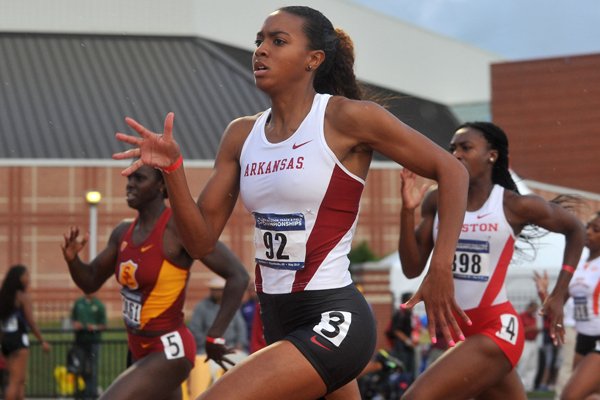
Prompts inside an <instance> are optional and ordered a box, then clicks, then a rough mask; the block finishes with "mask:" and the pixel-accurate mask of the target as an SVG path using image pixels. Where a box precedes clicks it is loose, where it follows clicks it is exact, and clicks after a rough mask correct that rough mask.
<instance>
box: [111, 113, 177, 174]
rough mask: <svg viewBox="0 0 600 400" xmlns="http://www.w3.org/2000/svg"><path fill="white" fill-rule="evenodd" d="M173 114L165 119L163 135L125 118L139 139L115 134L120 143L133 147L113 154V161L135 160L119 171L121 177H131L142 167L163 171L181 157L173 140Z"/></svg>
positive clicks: (118, 133) (123, 134)
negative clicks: (146, 166)
mask: <svg viewBox="0 0 600 400" xmlns="http://www.w3.org/2000/svg"><path fill="white" fill-rule="evenodd" d="M174 118H175V114H174V113H172V112H170V113H168V114H167V117H166V118H165V126H164V131H163V133H162V134H161V133H155V132H152V131H150V130H148V129H147V128H146V127H144V126H143V125H142V124H140V123H139V122H137V121H136V120H134V119H133V118H129V117H127V118H125V122H126V123H127V125H129V126H130V127H131V128H132V129H133V130H135V131H136V132H137V133H138V134H139V136H140V137H135V136H131V135H127V134H125V133H121V132H117V133H116V135H115V137H116V138H117V140H120V141H121V142H125V143H129V144H131V145H133V146H134V147H133V148H132V149H129V150H125V151H123V152H120V153H115V154H113V156H112V158H114V159H115V160H125V159H128V158H137V160H136V161H134V162H133V163H132V164H131V165H130V166H129V167H127V168H126V169H124V170H123V171H121V175H125V176H128V175H131V173H133V172H134V171H135V170H137V169H138V168H140V167H141V166H142V165H149V166H151V167H154V168H158V169H164V168H166V167H168V166H170V165H173V164H174V163H175V162H176V161H177V160H178V159H179V157H180V156H181V151H180V149H179V145H178V144H177V142H176V141H175V140H173V120H174Z"/></svg>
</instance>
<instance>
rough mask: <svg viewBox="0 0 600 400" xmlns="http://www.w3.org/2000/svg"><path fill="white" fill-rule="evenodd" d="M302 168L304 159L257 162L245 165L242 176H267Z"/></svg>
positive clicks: (293, 158) (294, 158)
mask: <svg viewBox="0 0 600 400" xmlns="http://www.w3.org/2000/svg"><path fill="white" fill-rule="evenodd" d="M302 168H304V157H291V158H282V159H280V160H274V161H258V162H251V163H248V164H246V166H245V168H244V176H255V175H267V174H272V173H274V172H278V171H284V170H288V169H302Z"/></svg>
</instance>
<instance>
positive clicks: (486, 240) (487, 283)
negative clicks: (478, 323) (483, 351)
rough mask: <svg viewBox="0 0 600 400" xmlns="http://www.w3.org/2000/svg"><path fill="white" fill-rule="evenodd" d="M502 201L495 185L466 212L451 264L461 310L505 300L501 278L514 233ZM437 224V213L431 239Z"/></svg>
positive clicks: (498, 189) (436, 229) (510, 256)
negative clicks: (474, 208)
mask: <svg viewBox="0 0 600 400" xmlns="http://www.w3.org/2000/svg"><path fill="white" fill-rule="evenodd" d="M503 200H504V188H503V187H502V186H500V185H494V188H493V189H492V192H491V193H490V196H489V197H488V199H487V200H486V202H485V204H484V205H483V206H482V207H481V208H480V209H479V210H477V211H467V212H466V213H465V219H464V221H463V226H462V230H461V233H460V236H459V240H458V244H457V247H456V252H455V254H454V262H453V265H452V274H453V276H454V297H455V298H456V301H457V303H458V305H459V306H460V307H461V308H462V309H463V310H470V309H473V308H477V307H488V306H492V305H497V304H501V303H504V302H506V301H508V297H507V295H506V288H505V286H504V280H505V278H506V272H507V270H508V266H509V264H510V260H511V258H512V256H513V252H514V243H515V235H514V232H513V230H512V227H511V226H510V224H509V223H508V221H507V220H506V216H505V215H504V205H503V204H504V201H503ZM438 224H439V220H438V216H437V214H436V216H435V222H434V230H433V235H434V240H437V232H438Z"/></svg>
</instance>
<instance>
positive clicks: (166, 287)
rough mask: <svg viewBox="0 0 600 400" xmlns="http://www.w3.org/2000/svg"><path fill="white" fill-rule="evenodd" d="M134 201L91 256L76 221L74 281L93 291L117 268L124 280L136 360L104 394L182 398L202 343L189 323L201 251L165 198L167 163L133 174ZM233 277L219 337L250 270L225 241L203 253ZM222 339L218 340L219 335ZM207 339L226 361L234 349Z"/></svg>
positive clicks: (71, 262) (71, 235)
mask: <svg viewBox="0 0 600 400" xmlns="http://www.w3.org/2000/svg"><path fill="white" fill-rule="evenodd" d="M126 191H127V203H128V204H129V206H130V207H131V208H133V209H135V210H137V211H138V215H137V217H136V218H135V219H134V220H133V221H132V220H125V221H122V222H121V223H120V224H119V225H117V227H116V228H115V229H114V230H113V232H112V234H111V235H110V239H109V241H108V244H107V246H106V248H105V249H104V250H102V251H101V252H100V253H99V254H98V256H97V257H95V258H94V259H93V260H92V261H91V262H90V263H89V264H87V263H84V262H83V261H81V260H80V259H79V256H78V253H79V252H80V251H81V249H82V248H83V247H84V245H85V244H86V242H87V240H88V237H87V235H86V236H85V237H83V238H82V237H80V234H79V229H78V228H76V227H72V228H71V229H70V231H69V232H68V233H67V234H66V235H65V238H64V244H63V245H62V250H63V255H64V258H65V260H66V261H67V264H68V266H69V272H70V273H71V277H72V278H73V281H74V282H75V283H76V284H77V286H79V287H80V288H81V289H82V290H83V291H84V292H86V293H93V292H95V291H97V290H98V289H99V288H100V287H101V286H102V285H103V284H104V282H106V280H107V279H108V278H109V277H110V276H111V275H112V274H115V276H116V279H117V281H118V282H119V284H120V285H121V294H122V297H123V320H124V322H125V326H126V327H127V333H128V345H129V350H130V351H131V354H132V356H133V361H134V363H133V365H132V366H131V367H130V368H128V370H127V371H126V372H124V373H123V374H121V375H120V376H119V377H117V379H116V380H115V381H114V382H113V383H112V385H111V386H110V387H109V388H108V389H107V390H106V392H104V394H103V395H102V397H101V398H102V399H111V400H112V399H129V400H131V399H150V398H151V399H180V398H181V389H180V386H181V383H182V382H183V381H184V380H185V379H186V378H187V376H188V374H189V372H190V370H191V368H192V367H193V364H194V357H195V353H196V343H195V342H194V339H193V336H192V335H191V333H190V332H189V330H188V329H187V328H186V326H185V324H184V315H183V305H184V300H185V290H186V287H187V282H188V278H189V273H190V267H191V265H192V262H193V259H192V257H191V256H190V255H189V254H188V253H187V251H186V250H185V248H184V247H183V245H182V243H181V240H180V237H179V234H178V233H177V229H176V226H175V220H174V218H171V214H172V213H171V209H170V208H168V207H167V206H166V204H165V197H166V193H167V192H166V188H165V184H164V180H163V176H162V173H161V172H160V170H157V169H154V168H151V167H144V168H140V169H138V170H137V171H136V173H134V174H132V175H130V176H129V177H128V179H127V186H126ZM202 261H203V262H204V264H206V265H207V266H208V267H209V268H210V269H211V270H213V271H214V272H215V273H217V274H218V275H220V276H222V277H223V278H225V279H226V280H227V284H226V287H225V295H224V299H223V303H222V304H221V309H220V311H219V314H218V315H217V318H216V319H215V321H214V323H213V325H212V327H211V329H210V330H209V336H210V337H211V338H214V339H219V338H220V336H221V335H222V334H223V332H224V331H225V329H226V327H227V325H228V324H229V321H230V320H231V319H232V317H233V315H234V314H235V312H236V310H237V309H238V308H239V305H240V303H241V298H242V295H243V292H244V291H245V289H246V287H247V285H248V273H247V272H246V270H245V268H244V266H243V265H242V264H241V262H240V261H239V260H238V259H237V258H236V257H235V255H234V254H233V253H231V251H230V250H229V249H228V248H227V247H226V246H225V245H223V244H222V243H220V242H218V243H217V245H216V247H215V250H214V251H213V252H212V253H211V254H209V255H208V256H206V257H204V258H203V259H202ZM212 342H214V343H212ZM212 342H211V343H207V345H206V350H207V355H208V358H211V359H213V360H215V361H216V362H217V363H219V364H220V365H221V366H223V367H226V365H225V364H224V362H229V360H228V359H227V357H226V355H227V354H228V353H229V352H230V349H229V348H227V347H226V346H225V344H223V343H222V341H220V340H212Z"/></svg>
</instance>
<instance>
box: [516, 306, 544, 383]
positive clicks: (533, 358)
mask: <svg viewBox="0 0 600 400" xmlns="http://www.w3.org/2000/svg"><path fill="white" fill-rule="evenodd" d="M537 310H538V303H537V301H535V300H532V301H531V302H530V303H529V305H528V306H527V308H526V309H525V311H523V312H522V313H521V314H519V317H520V318H521V321H522V323H523V330H524V332H525V346H524V347H523V354H522V355H521V359H520V360H519V363H518V364H517V372H518V374H519V377H521V381H523V386H525V391H527V392H531V391H533V390H534V389H535V377H536V374H537V371H538V364H539V357H540V354H539V346H538V342H537V337H538V334H539V333H540V330H539V328H538V325H537V314H536V313H537Z"/></svg>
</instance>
